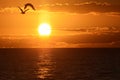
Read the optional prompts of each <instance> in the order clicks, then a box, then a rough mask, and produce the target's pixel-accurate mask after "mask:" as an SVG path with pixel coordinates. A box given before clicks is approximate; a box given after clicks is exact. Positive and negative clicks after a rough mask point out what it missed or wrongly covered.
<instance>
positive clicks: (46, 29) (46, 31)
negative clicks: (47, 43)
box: [38, 23, 51, 36]
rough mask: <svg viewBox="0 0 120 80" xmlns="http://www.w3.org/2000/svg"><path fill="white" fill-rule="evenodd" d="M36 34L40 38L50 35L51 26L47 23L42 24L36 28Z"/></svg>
mask: <svg viewBox="0 0 120 80" xmlns="http://www.w3.org/2000/svg"><path fill="white" fill-rule="evenodd" d="M38 32H39V34H40V35H41V36H49V35H50V34H51V26H50V24H48V23H42V24H40V25H39V27H38Z"/></svg>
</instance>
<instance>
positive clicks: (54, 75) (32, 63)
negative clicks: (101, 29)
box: [0, 48, 120, 80]
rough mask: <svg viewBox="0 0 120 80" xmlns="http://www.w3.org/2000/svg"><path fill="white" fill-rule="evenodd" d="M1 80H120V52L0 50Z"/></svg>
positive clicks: (110, 50)
mask: <svg viewBox="0 0 120 80" xmlns="http://www.w3.org/2000/svg"><path fill="white" fill-rule="evenodd" d="M0 80H120V50H119V49H107V48H106V49H97V48H96V49H82V48H81V49H72V48H69V49H67V48H66V49H62V48H61V49H0Z"/></svg>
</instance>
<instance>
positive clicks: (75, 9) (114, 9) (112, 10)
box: [0, 1, 120, 16]
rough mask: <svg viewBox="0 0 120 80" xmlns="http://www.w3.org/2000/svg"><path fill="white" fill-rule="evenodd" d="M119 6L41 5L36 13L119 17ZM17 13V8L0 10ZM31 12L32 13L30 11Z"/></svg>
mask: <svg viewBox="0 0 120 80" xmlns="http://www.w3.org/2000/svg"><path fill="white" fill-rule="evenodd" d="M119 7H120V5H115V4H111V3H108V2H97V1H89V2H81V3H80V2H79V3H54V4H41V5H39V6H38V7H37V8H36V9H37V10H36V12H40V11H42V10H47V11H49V12H69V13H77V14H79V13H80V14H92V15H99V14H101V13H105V14H108V15H112V16H113V15H120V9H119ZM13 12H16V13H17V12H19V9H18V8H17V7H8V8H2V9H0V13H13ZM31 12H32V11H31Z"/></svg>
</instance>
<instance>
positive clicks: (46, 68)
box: [37, 49, 55, 79]
mask: <svg viewBox="0 0 120 80" xmlns="http://www.w3.org/2000/svg"><path fill="white" fill-rule="evenodd" d="M51 56H52V54H51V52H50V49H42V50H41V52H40V56H39V62H38V67H39V69H38V72H37V74H38V78H40V79H52V78H53V72H54V68H55V65H54V64H55V63H54V62H53V61H52V57H51Z"/></svg>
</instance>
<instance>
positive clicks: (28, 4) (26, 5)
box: [24, 3, 35, 10]
mask: <svg viewBox="0 0 120 80" xmlns="http://www.w3.org/2000/svg"><path fill="white" fill-rule="evenodd" d="M28 6H30V7H31V8H32V9H33V10H35V7H34V6H33V5H32V4H31V3H27V4H25V7H24V9H26V8H27V7H28Z"/></svg>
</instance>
